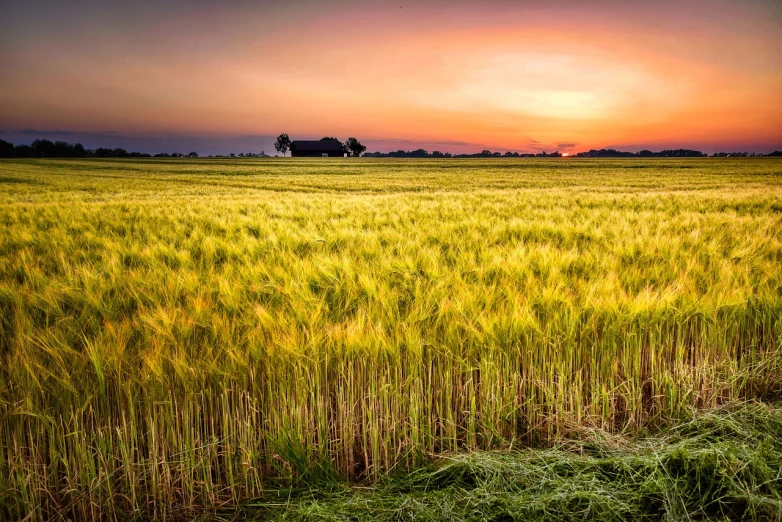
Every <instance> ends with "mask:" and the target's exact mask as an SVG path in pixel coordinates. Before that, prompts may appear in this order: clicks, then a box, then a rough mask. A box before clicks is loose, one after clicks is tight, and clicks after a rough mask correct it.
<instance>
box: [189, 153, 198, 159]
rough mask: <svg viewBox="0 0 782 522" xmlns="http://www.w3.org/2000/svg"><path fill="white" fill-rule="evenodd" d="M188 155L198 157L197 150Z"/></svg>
mask: <svg viewBox="0 0 782 522" xmlns="http://www.w3.org/2000/svg"><path fill="white" fill-rule="evenodd" d="M187 157H188V158H197V157H198V153H197V152H191V153H190V154H188V155H187Z"/></svg>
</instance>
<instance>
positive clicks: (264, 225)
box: [0, 159, 782, 519]
mask: <svg viewBox="0 0 782 522" xmlns="http://www.w3.org/2000/svg"><path fill="white" fill-rule="evenodd" d="M8 180H13V181H11V182H9V181H8ZM0 230H1V231H2V233H0V495H1V496H0V509H1V510H2V511H1V512H0V518H12V519H13V518H23V517H26V516H28V515H29V516H30V518H31V519H52V518H58V517H70V518H73V519H88V518H97V517H101V516H103V517H114V516H116V517H124V516H128V515H129V514H133V515H146V516H150V517H157V518H160V517H164V516H166V515H167V514H169V513H170V512H171V511H172V510H178V509H189V508H193V507H199V506H200V507H203V506H218V505H222V504H232V505H235V504H238V503H240V502H242V501H244V500H246V499H248V498H254V497H258V496H260V495H262V494H264V492H265V491H266V489H267V487H268V485H269V484H270V483H272V482H273V481H275V480H277V479H279V478H281V477H283V478H285V477H289V478H291V479H293V478H295V477H296V476H298V475H300V474H302V473H309V471H307V470H311V469H324V470H331V471H330V473H331V472H333V474H334V475H336V476H339V477H341V478H343V479H347V480H354V481H372V480H378V479H380V478H381V477H383V476H384V474H385V473H386V472H388V471H389V470H398V469H414V468H416V467H418V466H421V465H425V464H426V463H427V462H428V461H429V459H430V457H431V456H432V455H437V454H443V453H452V452H456V451H476V450H492V449H496V448H507V447H510V446H513V447H519V446H538V445H542V446H545V445H548V444H549V443H551V442H552V441H556V440H560V439H562V438H567V437H572V436H573V435H574V434H578V433H581V431H582V430H583V429H585V428H589V429H599V430H603V431H606V432H612V433H623V434H633V433H636V432H638V431H640V430H644V429H647V428H650V427H653V426H655V425H658V424H665V423H667V422H669V421H670V420H671V419H676V418H679V417H681V416H682V415H686V414H688V412H689V411H690V410H691V409H692V408H693V407H695V408H702V409H703V408H710V407H714V406H717V405H719V404H722V403H725V402H728V401H733V400H736V399H752V398H770V397H774V396H777V395H779V393H780V388H781V387H782V384H781V383H782V378H780V375H782V357H781V356H780V354H781V353H782V344H780V336H781V335H782V162H780V161H776V160H773V159H763V160H760V159H758V160H753V159H744V160H740V159H737V160H651V161H642V160H633V161H590V160H583V161H581V160H574V161H568V160H559V161H553V160H547V161H540V160H531V161H520V160H496V161H494V160H489V161H485V160H480V161H458V160H451V161H361V160H356V161H345V160H340V161H312V160H302V161H291V160H286V161H282V160H279V161H275V160H264V161H235V162H229V161H222V162H221V161H214V162H212V161H204V160H201V161H186V160H182V161H179V160H169V161H153V160H149V161H130V162H123V161H99V160H89V161H82V160H74V161H4V162H0Z"/></svg>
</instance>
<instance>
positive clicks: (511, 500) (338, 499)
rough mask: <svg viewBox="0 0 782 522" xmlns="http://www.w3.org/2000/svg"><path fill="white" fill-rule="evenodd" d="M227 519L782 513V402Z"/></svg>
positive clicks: (435, 521) (289, 501)
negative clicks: (626, 437)
mask: <svg viewBox="0 0 782 522" xmlns="http://www.w3.org/2000/svg"><path fill="white" fill-rule="evenodd" d="M214 516H215V514H210V517H214ZM226 518H239V519H243V520H244V519H247V520H257V521H260V520H264V521H266V520H268V521H273V520H286V521H297V520H301V521H305V520H313V521H314V520H318V521H323V522H329V521H334V522H336V521H340V522H346V521H362V520H373V521H375V522H384V521H388V522H392V521H394V522H396V521H402V520H416V521H431V522H439V521H442V520H473V521H508V522H510V521H533V520H541V521H543V520H572V521H576V520H595V521H617V522H618V521H632V520H649V521H651V520H745V521H749V520H782V409H780V408H779V407H778V406H777V407H769V406H766V405H763V404H759V403H750V404H744V405H740V406H737V405H731V406H730V407H723V408H718V409H715V410H712V411H709V412H708V413H705V414H699V415H697V416H695V417H694V418H692V419H691V420H689V421H687V422H683V423H681V424H678V425H676V426H675V427H673V428H672V429H669V430H665V431H664V432H663V433H660V434H655V435H654V436H652V437H648V436H647V437H643V438H640V439H638V440H635V441H627V440H624V439H621V438H617V437H611V436H606V434H604V433H590V434H586V433H585V434H584V436H583V437H582V438H581V439H580V440H576V441H569V442H567V443H561V444H560V445H558V447H556V448H553V449H537V450H523V451H503V452H496V451H495V452H477V453H467V454H457V455H452V456H446V457H442V458H440V459H438V461H437V462H436V463H433V464H430V465H427V466H424V467H422V468H419V469H417V470H415V471H413V472H412V473H408V474H398V476H392V477H390V478H387V479H385V480H384V481H383V482H382V483H381V484H379V485H377V486H375V487H362V488H356V487H351V486H347V485H342V486H341V487H340V485H339V484H338V483H335V482H334V481H327V480H321V481H317V480H316V481H313V482H309V483H306V482H305V483H304V484H301V485H300V487H299V488H293V489H285V490H281V491H278V492H269V493H267V494H266V495H265V496H264V497H263V498H261V499H258V500H256V501H254V502H251V503H248V505H247V507H246V508H245V509H244V510H242V511H240V512H239V513H235V512H233V513H230V515H228V516H226Z"/></svg>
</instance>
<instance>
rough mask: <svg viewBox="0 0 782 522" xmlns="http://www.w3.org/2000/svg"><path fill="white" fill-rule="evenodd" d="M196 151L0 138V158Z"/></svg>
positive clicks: (162, 155)
mask: <svg viewBox="0 0 782 522" xmlns="http://www.w3.org/2000/svg"><path fill="white" fill-rule="evenodd" d="M197 157H198V153H196V152H191V153H190V154H181V153H178V152H172V153H170V154H169V153H166V152H161V153H160V154H154V155H153V154H147V153H144V152H128V151H127V150H125V149H123V148H120V147H117V148H114V149H110V148H106V147H98V148H97V149H85V148H84V146H83V145H82V144H81V143H68V142H65V141H54V142H53V141H49V140H34V141H33V142H32V143H31V144H29V145H14V144H13V143H9V142H7V141H5V140H2V139H0V158H197Z"/></svg>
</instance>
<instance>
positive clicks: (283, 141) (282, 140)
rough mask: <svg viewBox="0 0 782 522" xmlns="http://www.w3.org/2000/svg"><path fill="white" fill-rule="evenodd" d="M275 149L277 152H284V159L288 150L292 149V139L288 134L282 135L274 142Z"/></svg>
mask: <svg viewBox="0 0 782 522" xmlns="http://www.w3.org/2000/svg"><path fill="white" fill-rule="evenodd" d="M274 148H275V150H276V151H277V152H282V155H283V157H284V156H285V153H286V152H288V149H290V148H291V139H290V138H289V137H288V135H287V134H280V135H279V136H277V141H275V142H274Z"/></svg>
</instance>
